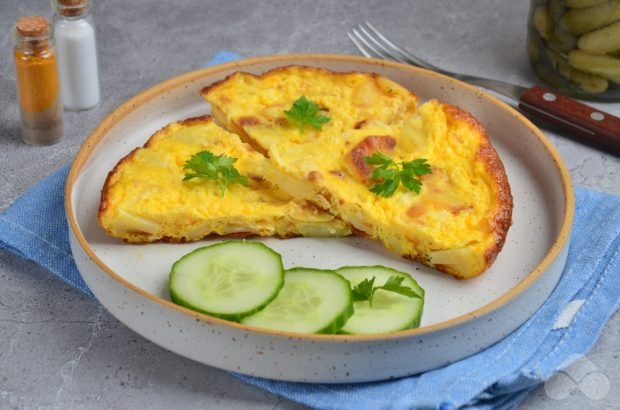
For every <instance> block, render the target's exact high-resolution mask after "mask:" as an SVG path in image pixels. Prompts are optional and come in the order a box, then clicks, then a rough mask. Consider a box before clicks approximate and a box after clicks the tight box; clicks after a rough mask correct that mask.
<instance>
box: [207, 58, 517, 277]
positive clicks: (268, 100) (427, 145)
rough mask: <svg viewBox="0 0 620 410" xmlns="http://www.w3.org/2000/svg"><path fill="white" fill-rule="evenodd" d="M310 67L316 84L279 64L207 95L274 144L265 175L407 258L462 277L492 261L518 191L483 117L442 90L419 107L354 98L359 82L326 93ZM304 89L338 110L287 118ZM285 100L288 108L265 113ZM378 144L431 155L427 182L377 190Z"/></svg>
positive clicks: (244, 129)
mask: <svg viewBox="0 0 620 410" xmlns="http://www.w3.org/2000/svg"><path fill="white" fill-rule="evenodd" d="M297 69H298V70H302V68H297ZM288 70H291V69H288ZM312 71H313V70H310V73H309V74H307V75H308V78H306V80H305V81H307V82H308V84H305V85H303V86H300V87H301V88H297V89H295V88H292V87H289V86H288V85H282V84H288V82H289V80H288V79H287V78H285V79H283V80H281V81H278V80H276V79H274V78H273V77H274V76H276V75H277V74H278V71H277V70H275V71H273V72H268V73H266V74H265V75H264V76H262V77H255V76H243V77H242V80H240V76H241V74H239V75H233V76H231V77H229V78H228V80H225V81H224V82H223V83H219V84H216V85H214V86H212V87H208V88H206V89H205V90H203V96H204V97H205V98H206V99H207V101H209V102H210V103H211V105H212V110H213V112H214V114H215V115H216V118H217V119H218V121H220V122H222V123H223V124H226V126H227V127H228V128H229V129H231V130H233V131H235V132H237V133H239V134H240V135H241V136H242V137H244V138H246V139H247V140H248V141H250V142H251V143H252V144H254V145H258V146H259V147H260V149H261V150H263V151H264V152H265V153H266V155H267V156H268V157H269V159H270V162H271V164H272V165H273V167H272V168H270V170H269V171H268V172H267V173H266V177H267V179H268V180H270V181H272V182H273V183H275V184H276V185H278V186H279V187H280V188H282V189H283V190H284V191H286V192H288V193H289V194H291V195H292V196H294V197H295V198H297V199H299V200H304V199H305V200H309V201H312V202H313V203H316V204H318V205H320V206H321V207H322V208H324V209H326V210H329V211H330V212H332V213H333V214H335V215H337V216H339V217H340V218H342V219H344V220H345V221H347V222H349V223H351V224H352V225H353V227H354V228H356V230H359V231H361V232H362V233H363V234H364V235H366V236H368V237H370V238H373V239H378V240H380V241H381V242H382V243H383V244H384V245H385V246H386V247H387V248H388V249H390V250H392V251H394V252H396V253H398V254H400V255H402V256H404V257H405V258H409V259H412V260H416V261H420V262H422V263H424V264H426V265H429V266H432V267H434V268H436V269H438V270H440V271H443V272H446V273H449V274H451V275H453V276H455V277H458V278H471V277H474V276H476V275H478V274H480V273H481V272H483V271H484V270H485V269H487V268H488V267H489V266H490V265H491V264H492V263H493V261H494V260H495V258H496V256H497V254H498V253H499V252H500V250H501V249H502V247H503V245H504V242H505V240H506V234H507V231H508V228H509V227H510V225H511V220H512V195H511V192H510V186H509V184H508V179H507V177H506V173H505V170H504V167H503V164H502V162H501V160H500V158H499V156H498V154H497V152H496V151H495V149H494V148H493V147H492V145H491V144H490V142H489V139H488V138H487V135H486V132H485V130H484V128H483V127H482V125H481V124H480V123H479V122H478V121H477V120H476V119H475V118H473V117H472V116H471V115H470V114H468V113H467V112H465V111H463V110H461V109H459V108H457V107H455V106H452V105H449V104H443V103H440V102H438V101H436V100H431V101H428V102H426V103H425V104H423V105H422V106H421V107H420V108H419V109H418V110H417V111H416V110H415V109H411V108H410V106H409V105H408V104H407V103H404V102H403V103H402V104H401V106H400V107H399V108H395V107H396V105H388V107H382V106H381V104H382V103H383V102H382V100H378V101H376V104H377V105H378V106H377V107H375V108H376V109H375V110H372V109H371V110H361V109H360V110H358V109H355V108H354V107H355V105H356V103H355V102H351V101H344V100H346V99H347V98H353V97H352V96H353V95H354V94H355V92H354V90H355V88H354V90H353V91H351V90H349V92H346V93H345V92H341V93H342V94H343V95H346V97H345V98H344V100H342V99H335V100H330V99H329V98H327V97H325V98H322V96H321V92H322V91H317V90H323V88H322V87H323V83H324V80H323V79H322V77H321V76H319V77H320V78H319V79H316V80H315V82H313V81H314V80H312V78H311V74H312ZM287 75H288V72H287ZM348 75H350V74H348ZM360 75H361V74H360ZM335 76H336V77H337V75H335ZM285 77H286V76H285ZM371 78H374V79H376V78H377V77H372V76H371ZM381 81H382V82H383V81H389V80H381ZM293 83H294V84H296V85H299V84H304V83H303V81H301V80H298V81H297V82H293ZM274 84H275V86H274ZM345 88H346V87H345ZM390 88H391V89H392V90H398V89H400V88H402V87H400V86H398V88H397V87H396V86H392V85H390ZM326 92H327V91H326ZM312 93H316V94H312ZM400 94H402V93H401V92H400V91H399V95H400ZM238 95H243V96H248V95H251V96H252V98H251V99H250V100H248V99H246V98H240V99H237V98H236V96H238ZM301 95H304V96H306V97H307V98H308V99H310V100H312V99H315V101H317V102H318V103H319V105H320V106H321V107H322V108H323V109H324V110H325V112H326V113H327V115H329V116H330V117H331V121H330V122H329V123H328V124H327V126H325V127H323V128H322V129H321V130H320V131H316V130H310V131H306V132H304V133H302V132H301V131H300V130H299V129H295V128H294V126H293V125H291V124H289V123H287V122H286V121H285V120H284V119H283V117H282V111H283V110H284V109H288V108H289V106H290V104H291V103H292V101H295V100H296V99H297V98H299V97H300V96H301ZM402 95H405V94H402ZM371 100H372V99H371ZM248 101H250V102H248ZM279 101H280V102H283V105H282V106H280V107H279V108H278V110H280V113H279V114H276V113H275V111H274V114H273V115H272V116H271V117H269V116H267V115H266V114H265V112H267V111H269V110H271V109H272V108H273V107H274V105H275V104H277V102H279ZM354 101H355V100H354ZM401 102H402V101H401ZM370 106H372V104H371V105H370ZM366 116H367V117H366ZM248 119H252V120H251V121H250V120H248ZM332 121H333V123H332ZM377 151H379V152H381V153H383V154H385V155H387V156H388V157H390V158H391V159H392V160H394V161H396V162H406V161H412V160H415V159H419V158H424V159H426V160H427V161H428V164H430V166H431V171H432V173H431V174H427V175H423V176H422V177H420V179H421V181H422V189H421V192H420V193H419V194H416V193H415V192H412V191H409V190H407V189H405V188H404V187H403V186H402V185H401V186H400V187H399V188H398V189H397V190H396V192H395V194H394V195H392V196H390V197H387V198H386V197H381V196H378V195H376V194H374V193H373V192H371V191H370V189H371V187H372V186H373V185H374V184H376V183H377V182H380V181H375V180H372V178H371V174H372V171H373V170H374V167H375V166H374V165H370V164H368V163H367V162H366V161H365V159H364V158H365V157H368V156H371V155H373V153H375V152H377Z"/></svg>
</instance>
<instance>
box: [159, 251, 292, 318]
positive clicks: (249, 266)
mask: <svg viewBox="0 0 620 410" xmlns="http://www.w3.org/2000/svg"><path fill="white" fill-rule="evenodd" d="M283 285H284V268H283V266H282V257H281V256H280V254H278V253H276V252H275V251H273V250H272V249H270V248H268V247H267V246H266V245H263V244H262V243H260V242H245V241H234V240H233V241H226V242H220V243H217V244H215V245H210V246H205V247H202V248H199V249H196V250H195V251H193V252H191V253H189V254H187V255H185V256H183V257H182V258H181V259H179V260H178V261H177V262H176V263H175V264H174V265H173V266H172V271H171V272H170V282H169V287H170V296H171V298H172V301H173V302H174V303H177V304H179V305H182V306H185V307H187V308H189V309H192V310H196V311H199V312H202V313H206V314H209V315H212V316H216V317H220V318H222V319H227V320H234V321H238V320H240V319H241V318H242V317H244V316H248V315H251V314H253V313H256V312H258V311H259V310H261V309H263V308H264V307H265V306H266V305H267V304H269V302H271V301H272V300H273V299H274V298H275V297H276V296H277V295H278V292H279V291H280V289H281V288H282V286H283Z"/></svg>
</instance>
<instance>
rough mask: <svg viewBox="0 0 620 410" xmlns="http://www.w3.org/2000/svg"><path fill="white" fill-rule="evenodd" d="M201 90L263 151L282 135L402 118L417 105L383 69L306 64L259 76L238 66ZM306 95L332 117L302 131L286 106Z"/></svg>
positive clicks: (289, 137)
mask: <svg viewBox="0 0 620 410" xmlns="http://www.w3.org/2000/svg"><path fill="white" fill-rule="evenodd" d="M202 95H203V97H204V98H205V99H206V100H207V101H208V102H209V103H210V104H211V110H212V113H213V116H214V117H215V118H216V120H217V121H218V122H219V123H220V124H222V125H223V126H224V127H225V128H226V129H228V130H229V131H232V132H235V133H237V134H239V135H240V136H242V138H243V139H244V140H245V141H246V142H248V143H250V144H252V145H253V146H254V147H255V148H256V149H257V150H259V151H261V152H263V153H267V151H268V150H269V148H270V147H271V146H272V145H277V144H279V143H280V142H282V139H286V141H288V142H294V143H304V142H309V141H314V140H316V139H320V138H322V136H323V135H326V134H331V133H340V132H343V131H346V130H351V129H361V128H365V127H369V126H372V125H373V124H392V125H394V124H400V123H402V122H403V121H404V120H405V119H406V118H408V117H409V116H410V115H411V114H413V113H414V112H415V111H416V109H417V105H418V97H417V96H416V95H415V94H414V93H413V92H411V91H409V90H407V89H405V88H404V87H402V86H400V85H399V84H397V83H395V82H394V81H392V80H390V79H388V78H385V77H382V76H380V75H377V74H372V73H362V72H350V73H339V72H332V71H329V70H326V69H322V68H315V67H305V66H289V67H281V68H276V69H274V70H271V71H268V72H267V73H265V74H263V75H260V76H256V75H254V74H250V73H244V72H236V73H233V74H231V75H230V76H228V77H227V78H225V79H224V80H222V81H220V82H217V83H215V84H213V85H210V86H208V87H206V88H204V89H203V90H202ZM301 96H304V97H306V98H307V99H308V100H310V101H312V102H314V103H316V104H318V105H319V107H320V108H321V111H322V114H324V115H325V116H328V117H329V118H330V121H329V122H328V123H326V124H324V125H323V127H322V129H321V130H320V131H319V130H314V129H312V128H311V127H308V128H306V129H304V130H303V131H301V130H300V129H299V128H298V127H297V126H295V125H293V124H291V123H290V122H289V121H287V119H286V116H285V114H284V111H285V110H288V109H290V108H291V106H292V105H293V103H294V102H295V101H296V100H297V99H298V98H300V97H301Z"/></svg>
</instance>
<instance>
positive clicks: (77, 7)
mask: <svg viewBox="0 0 620 410" xmlns="http://www.w3.org/2000/svg"><path fill="white" fill-rule="evenodd" d="M52 7H53V9H54V11H55V13H54V18H53V21H54V37H55V38H56V48H57V53H58V70H59V74H60V89H61V93H62V101H63V104H64V106H65V108H66V109H68V110H85V109H88V108H92V107H94V106H95V105H97V103H99V99H100V97H101V95H100V91H99V70H98V68H97V45H96V40H95V26H94V25H93V21H92V16H91V14H90V9H91V7H92V1H91V0H52Z"/></svg>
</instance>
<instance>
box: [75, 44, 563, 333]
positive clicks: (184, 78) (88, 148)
mask: <svg viewBox="0 0 620 410" xmlns="http://www.w3.org/2000/svg"><path fill="white" fill-rule="evenodd" d="M309 59H310V60H312V59H316V60H328V61H336V62H348V63H361V64H365V65H379V66H383V67H391V68H396V69H401V70H405V71H409V72H411V73H417V74H421V75H424V76H430V77H435V78H438V79H440V80H442V81H447V82H448V83H452V84H454V85H456V86H458V87H462V88H465V89H467V90H469V91H472V92H473V93H475V94H477V95H479V96H480V97H481V98H483V99H485V100H488V101H489V102H490V103H492V104H495V105H497V106H499V108H501V109H502V110H504V111H506V112H507V113H509V114H511V115H513V116H515V117H516V118H517V119H518V120H519V121H521V122H522V123H524V124H525V125H526V126H527V127H528V128H529V129H530V131H531V132H532V133H533V135H534V136H535V137H536V138H537V139H538V140H539V141H540V142H541V143H542V144H543V145H544V147H545V149H546V150H547V152H548V153H549V154H550V156H551V159H553V163H554V164H555V167H556V169H557V171H558V172H559V174H560V177H561V180H562V188H563V194H564V217H563V219H562V224H561V227H560V230H559V232H558V234H557V235H556V237H555V239H554V241H553V244H552V245H551V246H550V248H549V250H548V252H547V253H546V254H545V256H544V257H543V258H542V260H541V261H540V262H539V263H538V264H537V265H536V266H535V267H534V268H533V269H532V270H531V271H530V272H529V273H528V274H527V275H526V276H525V277H524V278H523V279H522V280H521V281H519V282H518V283H517V284H516V285H515V286H513V287H512V288H510V289H509V290H508V291H507V292H505V293H504V294H503V295H501V296H500V297H498V298H496V299H494V300H492V301H491V302H489V303H487V304H485V305H483V306H481V307H479V308H477V309H475V310H473V311H470V312H467V313H465V314H462V315H459V316H456V317H453V318H451V319H448V320H444V321H441V322H438V323H434V324H431V325H426V326H422V327H419V328H414V329H408V330H403V331H400V332H394V333H377V334H370V335H338V334H334V335H331V334H303V333H295V332H287V331H276V330H270V329H265V328H260V327H255V326H248V325H242V324H240V323H236V322H230V321H227V320H223V319H219V318H216V317H212V316H209V315H206V314H203V313H200V312H196V311H193V310H190V309H187V308H185V307H183V306H179V305H176V304H174V303H173V302H172V301H169V300H166V299H163V298H161V297H159V296H157V295H155V294H152V293H150V292H148V291H146V290H144V289H142V288H140V287H138V286H137V285H135V284H133V283H131V282H129V281H128V280H127V279H125V278H124V277H122V276H121V275H120V274H118V273H116V272H115V271H114V270H113V269H111V268H110V267H108V266H107V265H106V264H105V263H104V262H103V261H102V260H101V259H100V258H99V257H98V256H97V255H96V254H95V253H94V251H93V249H92V248H91V247H90V246H89V244H88V241H87V240H86V238H85V237H84V235H83V234H82V231H81V229H80V227H79V224H78V222H77V217H76V215H75V212H74V210H73V206H72V202H73V187H74V185H75V183H76V181H77V179H78V178H79V176H80V172H81V170H82V169H83V166H84V164H85V162H86V161H87V160H88V158H89V157H90V154H92V152H93V151H94V149H95V148H96V147H97V146H98V145H99V143H100V142H101V140H102V139H103V138H104V137H105V135H106V134H107V132H108V131H109V130H110V129H111V128H113V127H114V126H115V125H116V123H118V122H119V121H121V120H122V119H123V118H125V117H126V116H127V115H129V114H130V113H131V112H133V111H134V110H136V109H137V108H138V107H140V106H142V105H143V104H144V103H146V102H148V101H150V100H152V99H154V98H155V97H158V96H160V95H163V94H165V93H166V92H168V91H170V90H172V89H174V88H177V87H178V86H181V85H183V84H186V83H190V82H192V81H194V80H198V79H200V78H202V77H204V76H208V75H213V74H217V73H220V72H226V71H230V70H231V69H232V70H234V69H243V68H244V67H248V66H253V65H257V64H265V63H269V64H271V63H278V62H280V63H281V64H282V65H283V66H285V65H294V61H295V60H309ZM369 63H370V64H369ZM64 205H65V214H66V218H67V221H68V224H69V231H70V234H72V235H73V236H74V239H75V240H76V242H77V243H78V244H79V246H80V247H81V248H82V250H83V251H84V252H85V254H86V255H87V256H88V257H89V258H90V260H91V262H92V263H94V264H95V265H96V266H97V267H98V268H99V269H100V270H101V271H102V272H105V273H106V274H107V275H108V276H109V277H110V278H111V279H113V280H115V281H117V282H119V283H120V284H121V285H122V286H124V287H125V288H128V289H130V290H132V291H134V292H136V293H138V294H139V295H140V296H142V297H145V298H147V299H149V300H150V301H152V302H155V303H157V304H159V305H161V306H162V307H164V308H167V309H168V308H170V309H173V310H176V311H178V312H180V313H182V314H184V315H189V316H191V317H192V318H195V319H196V320H200V321H202V322H206V323H208V324H213V325H223V326H227V327H231V328H237V329H239V330H242V331H250V332H256V333H261V334H264V335H269V336H280V337H285V338H292V337H294V338H297V339H304V340H317V341H319V340H320V341H335V342H356V341H360V342H361V341H375V340H376V341H385V340H396V339H401V338H406V337H412V336H421V335H428V334H432V333H435V332H439V331H442V330H446V329H449V328H452V327H455V326H458V325H462V324H466V323H467V322H470V321H472V320H474V319H476V318H479V317H482V316H484V315H486V314H488V313H491V312H494V311H497V310H499V309H501V308H502V307H504V306H506V305H507V304H508V303H509V302H510V301H512V300H513V299H514V298H516V297H517V296H519V295H521V294H522V293H524V292H525V291H526V290H527V289H528V288H530V286H532V285H533V284H534V283H535V282H536V281H537V280H538V279H539V278H540V277H541V276H542V275H543V273H544V272H546V271H547V269H548V268H549V267H550V266H551V265H552V264H553V263H554V261H555V260H556V259H557V257H558V255H559V254H560V252H561V250H562V249H564V247H565V246H568V241H569V239H570V233H571V229H572V224H573V219H574V214H575V198H574V190H573V185H572V181H571V179H570V174H569V172H568V169H567V167H566V165H565V164H564V162H563V160H562V158H561V156H560V154H559V152H558V151H557V149H556V148H555V147H554V146H553V144H552V143H551V142H550V140H549V139H548V138H547V137H546V136H545V135H544V134H543V132H542V131H541V130H540V129H539V128H538V127H536V126H535V125H534V124H533V123H532V122H531V121H530V120H529V119H527V118H526V117H525V116H524V115H523V114H521V113H519V112H518V111H516V110H515V109H514V108H512V107H511V106H509V105H508V104H506V103H505V102H503V101H501V100H500V99H498V98H496V97H494V96H492V95H491V94H489V93H487V92H486V91H484V90H481V89H479V88H477V87H474V86H472V85H470V84H467V83H465V82H462V81H460V80H456V79H454V78H452V77H448V76H446V75H443V74H439V73H437V72H434V71H431V70H427V69H423V68H419V67H415V66H411V65H407V64H403V63H399V62H394V61H387V60H381V59H374V58H367V57H362V56H356V55H347V54H326V53H319V54H317V53H307V54H279V55H268V56H260V57H251V58H244V59H241V60H235V61H232V62H229V63H223V64H218V65H215V66H212V67H207V68H202V69H198V70H193V71H188V72H185V73H182V74H179V75H177V76H174V77H171V78H168V79H166V80H164V81H162V82H159V83H157V84H155V85H152V86H151V87H149V88H147V89H145V90H143V91H141V92H140V93H138V94H136V95H134V96H133V97H130V98H129V99H127V100H125V101H123V102H122V103H120V104H119V105H118V106H117V107H116V108H115V109H114V110H112V111H111V112H110V113H108V114H107V115H106V116H105V117H104V118H103V119H102V120H101V121H100V122H99V123H98V124H97V126H96V127H95V128H94V129H93V131H92V132H91V133H90V134H89V136H88V137H87V138H86V140H85V141H84V143H82V145H81V147H80V149H79V150H78V152H77V154H76V156H75V158H74V160H73V162H72V164H71V168H70V170H69V173H68V175H67V181H66V183H65V198H64Z"/></svg>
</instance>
